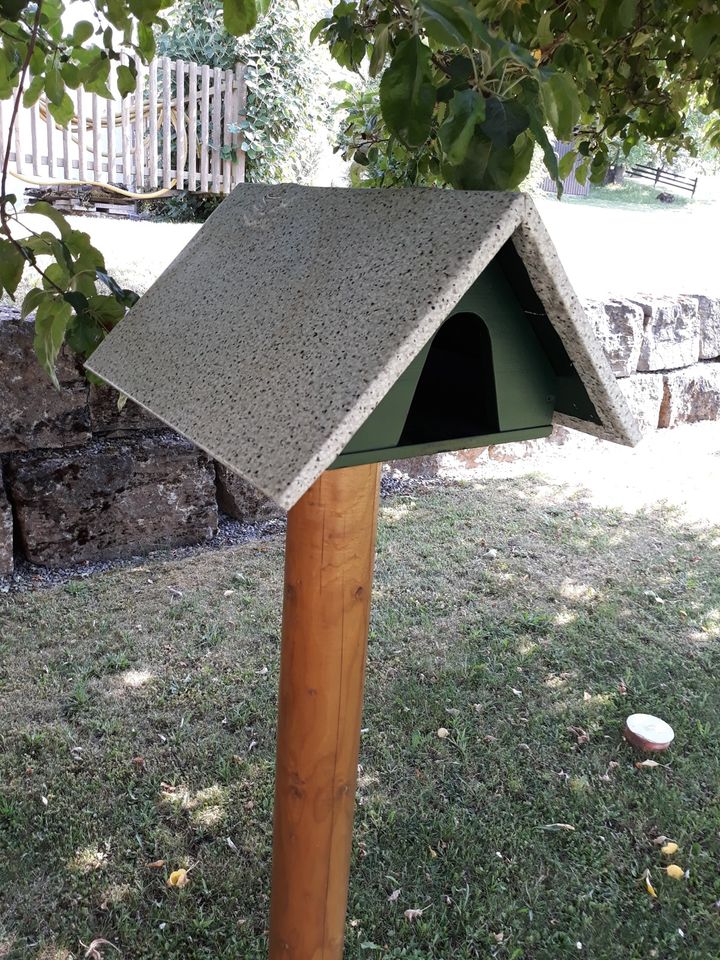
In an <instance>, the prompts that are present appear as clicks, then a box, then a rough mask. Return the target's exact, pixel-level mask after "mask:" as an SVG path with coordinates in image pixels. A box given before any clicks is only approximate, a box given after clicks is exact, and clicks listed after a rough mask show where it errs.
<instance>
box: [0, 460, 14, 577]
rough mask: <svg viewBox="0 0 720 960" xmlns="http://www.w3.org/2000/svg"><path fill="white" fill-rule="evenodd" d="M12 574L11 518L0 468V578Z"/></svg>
mask: <svg viewBox="0 0 720 960" xmlns="http://www.w3.org/2000/svg"><path fill="white" fill-rule="evenodd" d="M12 572H13V516H12V509H11V508H10V503H9V501H8V498H7V497H6V496H5V488H4V486H3V479H2V471H1V468H0V577H8V576H10V574H11V573H12Z"/></svg>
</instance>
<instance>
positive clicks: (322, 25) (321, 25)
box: [310, 17, 333, 43]
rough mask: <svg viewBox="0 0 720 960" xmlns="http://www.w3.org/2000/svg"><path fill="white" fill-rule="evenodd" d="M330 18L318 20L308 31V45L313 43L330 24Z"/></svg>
mask: <svg viewBox="0 0 720 960" xmlns="http://www.w3.org/2000/svg"><path fill="white" fill-rule="evenodd" d="M332 22H333V21H332V17H324V18H323V19H322V20H318V22H317V23H316V24H315V26H314V27H313V28H312V30H311V31H310V43H315V41H316V40H317V38H318V37H319V36H320V34H321V33H322V32H323V30H326V29H327V28H328V27H329V26H331V24H332Z"/></svg>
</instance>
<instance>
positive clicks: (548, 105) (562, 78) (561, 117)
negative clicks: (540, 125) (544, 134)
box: [540, 73, 580, 140]
mask: <svg viewBox="0 0 720 960" xmlns="http://www.w3.org/2000/svg"><path fill="white" fill-rule="evenodd" d="M540 97H541V100H542V105H543V108H544V110H545V116H546V117H547V121H548V123H549V124H550V126H551V127H552V128H553V132H554V133H555V136H556V137H557V138H558V140H570V138H571V137H572V135H573V128H574V127H575V124H576V123H577V121H578V119H579V117H580V99H579V97H578V92H577V90H576V88H575V84H574V83H573V82H572V80H571V79H570V78H569V77H568V76H567V74H564V73H553V74H551V75H550V76H549V77H548V78H547V79H544V80H542V81H541V83H540Z"/></svg>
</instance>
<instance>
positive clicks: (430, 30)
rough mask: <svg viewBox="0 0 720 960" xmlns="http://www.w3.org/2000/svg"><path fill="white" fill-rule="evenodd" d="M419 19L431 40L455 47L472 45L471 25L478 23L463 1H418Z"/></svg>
mask: <svg viewBox="0 0 720 960" xmlns="http://www.w3.org/2000/svg"><path fill="white" fill-rule="evenodd" d="M419 9H420V19H421V21H422V25H423V27H424V28H425V31H426V32H427V35H428V36H429V37H430V39H431V40H434V41H435V42H436V43H439V44H442V45H443V46H450V47H456V46H458V45H460V46H462V45H464V44H470V43H472V39H473V25H474V24H475V23H476V22H477V24H478V25H479V21H478V20H477V17H476V16H475V11H474V10H473V8H472V7H471V6H470V4H468V3H465V2H463V0H420V3H419Z"/></svg>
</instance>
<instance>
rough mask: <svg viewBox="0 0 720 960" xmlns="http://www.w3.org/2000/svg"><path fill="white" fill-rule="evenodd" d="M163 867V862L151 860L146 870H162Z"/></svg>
mask: <svg viewBox="0 0 720 960" xmlns="http://www.w3.org/2000/svg"><path fill="white" fill-rule="evenodd" d="M164 866H165V861H164V860H153V862H152V863H149V864H148V869H149V870H162V868H163V867H164Z"/></svg>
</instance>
